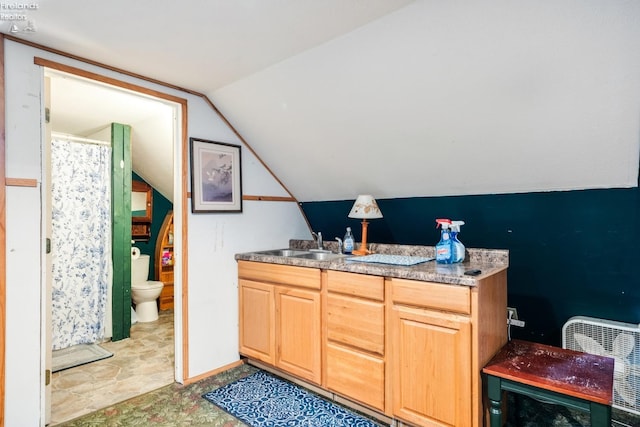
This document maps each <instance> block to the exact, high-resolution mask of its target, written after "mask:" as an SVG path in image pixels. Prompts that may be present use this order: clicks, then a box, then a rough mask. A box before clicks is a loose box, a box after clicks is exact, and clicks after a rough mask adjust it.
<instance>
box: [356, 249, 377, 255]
mask: <svg viewBox="0 0 640 427" xmlns="http://www.w3.org/2000/svg"><path fill="white" fill-rule="evenodd" d="M351 253H352V254H354V255H369V254H371V253H373V252H371V251H369V250H367V249H358V250H355V251H353V252H351Z"/></svg>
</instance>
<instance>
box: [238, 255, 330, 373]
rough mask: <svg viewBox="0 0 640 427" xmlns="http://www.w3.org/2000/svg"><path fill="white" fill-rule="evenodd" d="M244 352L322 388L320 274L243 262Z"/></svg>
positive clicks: (240, 272)
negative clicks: (320, 385)
mask: <svg viewBox="0 0 640 427" xmlns="http://www.w3.org/2000/svg"><path fill="white" fill-rule="evenodd" d="M238 277H239V281H238V285H239V300H240V305H239V307H240V313H239V323H240V354H242V355H244V356H247V357H249V358H254V359H257V360H260V361H262V362H265V363H268V364H270V365H272V366H275V367H277V368H279V369H282V370H283V371H285V372H287V373H290V374H292V375H295V376H297V377H299V378H302V379H305V380H307V381H310V382H312V383H314V384H318V385H319V384H320V383H321V379H322V376H321V375H322V363H321V362H322V359H321V344H322V341H321V336H322V335H321V333H322V330H321V324H320V320H321V311H320V309H321V306H320V288H321V282H320V270H319V269H317V268H306V267H296V266H285V265H278V264H267V263H259V262H251V261H238Z"/></svg>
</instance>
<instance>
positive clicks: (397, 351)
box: [386, 271, 507, 427]
mask: <svg viewBox="0 0 640 427" xmlns="http://www.w3.org/2000/svg"><path fill="white" fill-rule="evenodd" d="M386 286H387V292H388V293H387V298H388V299H387V301H388V302H390V304H391V307H390V310H389V318H390V321H389V328H388V330H387V333H388V334H389V337H390V346H391V355H390V363H391V366H390V371H389V372H390V376H391V378H392V380H391V381H392V384H391V396H392V400H393V402H392V412H393V415H394V417H397V418H399V419H401V420H405V421H407V422H410V423H412V424H416V425H420V426H445V425H447V426H456V427H467V426H473V427H478V426H482V425H483V421H482V417H483V410H482V408H483V406H482V382H481V373H480V371H481V369H482V367H483V366H484V365H485V364H486V363H487V362H488V361H489V360H490V359H491V357H492V356H493V355H494V354H495V353H496V352H497V351H498V350H499V349H500V348H501V347H502V345H504V344H505V343H506V341H507V337H506V325H505V324H506V318H505V317H506V315H505V313H506V298H507V296H506V271H503V272H500V273H498V274H496V275H494V276H490V277H488V278H486V279H483V280H482V281H480V283H479V284H478V286H477V287H467V286H456V285H444V284H440V283H431V282H418V281H412V280H405V279H395V278H393V279H387V281H386Z"/></svg>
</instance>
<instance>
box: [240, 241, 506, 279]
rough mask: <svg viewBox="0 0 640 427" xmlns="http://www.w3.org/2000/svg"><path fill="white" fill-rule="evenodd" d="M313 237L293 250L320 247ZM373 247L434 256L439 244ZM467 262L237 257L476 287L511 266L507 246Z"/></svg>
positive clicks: (476, 252) (331, 246)
mask: <svg viewBox="0 0 640 427" xmlns="http://www.w3.org/2000/svg"><path fill="white" fill-rule="evenodd" d="M316 247H317V246H316V243H315V242H314V241H313V240H290V241H289V248H290V249H299V250H309V249H314V248H316ZM324 247H325V249H328V250H332V251H333V252H336V251H337V243H336V242H325V246H324ZM369 250H370V251H372V252H374V253H377V254H389V255H404V256H419V257H434V256H435V247H433V246H414V245H387V244H376V243H372V244H370V245H369ZM466 253H467V255H466V257H465V261H464V262H462V263H458V264H437V263H436V262H435V260H434V261H427V262H424V263H420V264H416V265H413V266H399V265H390V264H373V263H364V262H352V261H347V258H348V257H340V258H337V259H333V260H328V261H319V260H311V259H303V258H295V257H284V256H277V255H266V254H261V253H260V251H255V252H246V253H241V254H236V256H235V258H236V260H243V261H258V262H265V263H270V264H282V265H293V266H299V267H311V268H320V269H323V270H336V271H346V272H351V273H361V274H369V275H374V276H384V277H397V278H402V279H411V280H419V281H425V282H437V283H445V284H451V285H462V286H476V285H477V284H478V282H479V281H480V280H482V279H483V278H485V277H487V276H490V275H492V274H495V273H498V272H500V271H502V270H505V269H506V268H507V267H508V266H509V251H507V250H503V249H473V248H467V252H466ZM472 269H478V270H480V271H481V273H480V274H479V275H477V276H466V275H465V274H464V272H465V271H467V270H472Z"/></svg>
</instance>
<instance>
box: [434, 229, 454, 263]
mask: <svg viewBox="0 0 640 427" xmlns="http://www.w3.org/2000/svg"><path fill="white" fill-rule="evenodd" d="M436 223H437V225H436V228H437V227H440V229H441V230H440V241H439V242H438V244H437V245H436V262H437V263H438V264H451V262H452V257H451V254H452V250H451V236H450V234H449V226H450V224H451V220H450V219H445V218H440V219H436Z"/></svg>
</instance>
